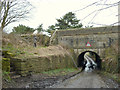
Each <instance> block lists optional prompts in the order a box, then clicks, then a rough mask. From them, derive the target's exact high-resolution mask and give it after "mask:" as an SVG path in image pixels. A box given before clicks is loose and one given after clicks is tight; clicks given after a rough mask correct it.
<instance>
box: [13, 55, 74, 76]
mask: <svg viewBox="0 0 120 90" xmlns="http://www.w3.org/2000/svg"><path fill="white" fill-rule="evenodd" d="M12 64H13V65H14V68H15V71H16V72H17V73H18V74H21V75H22V76H26V75H29V74H35V73H40V72H43V71H48V70H52V69H58V68H69V67H73V62H72V60H71V57H69V56H68V55H67V54H66V55H52V56H47V57H45V56H44V57H35V58H27V59H18V58H13V59H12Z"/></svg>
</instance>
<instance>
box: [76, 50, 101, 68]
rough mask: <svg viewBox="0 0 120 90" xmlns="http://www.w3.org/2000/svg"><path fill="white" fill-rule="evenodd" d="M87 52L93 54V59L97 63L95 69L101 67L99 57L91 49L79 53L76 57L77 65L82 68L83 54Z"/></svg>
mask: <svg viewBox="0 0 120 90" xmlns="http://www.w3.org/2000/svg"><path fill="white" fill-rule="evenodd" d="M87 52H89V53H91V54H92V55H93V56H94V61H95V63H97V69H101V58H100V56H99V55H98V54H97V53H96V52H93V51H84V52H82V53H81V54H79V56H78V58H77V64H78V67H83V68H84V61H85V59H84V55H85V54H86V53H87Z"/></svg>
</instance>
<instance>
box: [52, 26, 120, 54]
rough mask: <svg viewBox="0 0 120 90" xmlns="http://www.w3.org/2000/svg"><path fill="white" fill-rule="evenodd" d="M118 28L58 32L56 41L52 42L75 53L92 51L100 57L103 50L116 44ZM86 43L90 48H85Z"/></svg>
mask: <svg viewBox="0 0 120 90" xmlns="http://www.w3.org/2000/svg"><path fill="white" fill-rule="evenodd" d="M118 27H119V26H109V27H96V28H80V29H70V30H59V31H57V32H56V39H54V40H55V41H53V42H54V43H55V42H56V43H57V44H62V45H66V46H68V47H71V48H73V49H74V50H77V52H78V51H79V52H78V53H81V52H82V51H85V50H92V51H94V52H96V53H98V54H99V55H100V56H103V51H104V49H105V48H107V47H110V46H111V45H112V44H114V43H115V42H118V33H119V30H118ZM87 42H89V43H90V44H91V47H86V44H87ZM80 49H82V50H80Z"/></svg>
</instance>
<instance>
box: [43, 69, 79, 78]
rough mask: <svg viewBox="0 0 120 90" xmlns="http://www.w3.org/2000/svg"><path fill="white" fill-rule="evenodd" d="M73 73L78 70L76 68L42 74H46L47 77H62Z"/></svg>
mask: <svg viewBox="0 0 120 90" xmlns="http://www.w3.org/2000/svg"><path fill="white" fill-rule="evenodd" d="M73 72H78V69H76V68H64V69H55V70H50V71H45V72H42V74H46V75H48V76H59V75H60V76H63V75H67V74H68V73H73Z"/></svg>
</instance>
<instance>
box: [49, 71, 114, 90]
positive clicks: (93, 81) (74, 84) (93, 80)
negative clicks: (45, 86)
mask: <svg viewBox="0 0 120 90" xmlns="http://www.w3.org/2000/svg"><path fill="white" fill-rule="evenodd" d="M51 88H115V87H114V86H113V85H112V86H109V85H108V84H107V83H105V82H104V81H103V79H102V78H101V77H100V76H99V75H98V74H97V73H95V72H82V73H80V74H78V75H76V76H74V77H71V78H70V79H67V80H65V81H64V82H61V83H58V84H56V85H53V86H51Z"/></svg>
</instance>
